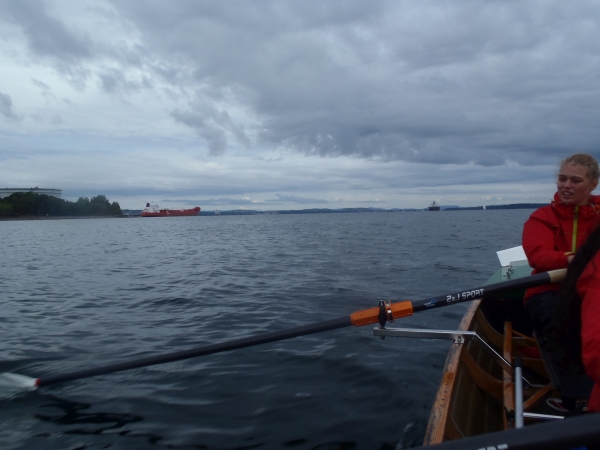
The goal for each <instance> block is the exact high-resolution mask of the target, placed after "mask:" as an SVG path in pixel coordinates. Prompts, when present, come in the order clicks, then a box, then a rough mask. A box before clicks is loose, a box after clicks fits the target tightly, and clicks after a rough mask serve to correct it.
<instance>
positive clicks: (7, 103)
mask: <svg viewBox="0 0 600 450" xmlns="http://www.w3.org/2000/svg"><path fill="white" fill-rule="evenodd" d="M12 106H13V105H12V99H11V98H10V96H9V95H6V94H3V93H2V92H0V114H2V115H3V116H4V117H5V118H7V119H9V120H16V119H18V117H17V115H16V114H15V113H14V112H13V109H12Z"/></svg>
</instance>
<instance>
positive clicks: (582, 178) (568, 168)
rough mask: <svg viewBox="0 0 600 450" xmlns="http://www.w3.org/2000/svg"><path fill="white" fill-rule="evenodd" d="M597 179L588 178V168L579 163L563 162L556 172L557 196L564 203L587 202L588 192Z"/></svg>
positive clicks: (584, 203) (590, 191)
mask: <svg viewBox="0 0 600 450" xmlns="http://www.w3.org/2000/svg"><path fill="white" fill-rule="evenodd" d="M596 186H598V180H592V179H590V177H589V175H588V168H587V167H584V166H582V165H579V164H570V163H567V164H563V166H562V167H561V168H560V172H559V173H558V181H557V183H556V187H557V188H558V196H559V197H560V199H561V201H562V202H563V203H564V204H565V205H569V206H583V205H587V204H588V203H589V198H590V194H591V193H592V191H593V190H594V189H596Z"/></svg>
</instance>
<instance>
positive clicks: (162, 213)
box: [140, 203, 200, 217]
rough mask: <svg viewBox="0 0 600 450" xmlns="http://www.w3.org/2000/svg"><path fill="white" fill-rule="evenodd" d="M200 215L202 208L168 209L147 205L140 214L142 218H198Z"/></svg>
mask: <svg viewBox="0 0 600 450" xmlns="http://www.w3.org/2000/svg"><path fill="white" fill-rule="evenodd" d="M198 214H200V207H199V206H196V207H195V208H191V209H166V208H159V207H158V205H150V203H146V207H145V208H144V210H143V211H142V212H141V213H140V216H142V217H177V216H197V215H198Z"/></svg>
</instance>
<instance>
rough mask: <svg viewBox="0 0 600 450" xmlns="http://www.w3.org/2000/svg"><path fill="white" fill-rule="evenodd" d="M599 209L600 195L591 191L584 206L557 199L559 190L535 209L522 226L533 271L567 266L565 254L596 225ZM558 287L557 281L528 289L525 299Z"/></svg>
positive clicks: (524, 241) (575, 247)
mask: <svg viewBox="0 0 600 450" xmlns="http://www.w3.org/2000/svg"><path fill="white" fill-rule="evenodd" d="M599 212H600V196H596V195H591V196H590V204H589V205H587V206H567V205H564V204H563V203H562V202H561V201H560V197H559V196H558V192H557V193H556V194H554V201H553V202H552V203H550V204H549V205H548V206H542V207H541V208H539V209H537V210H535V211H534V212H533V214H532V215H531V216H530V217H529V219H528V220H527V222H525V226H524V227H523V249H524V250H525V254H526V255H527V259H528V260H529V265H530V266H531V267H532V268H533V272H532V275H533V274H536V273H539V272H547V271H548V270H555V269H564V268H566V267H567V265H568V261H567V257H568V255H570V254H572V253H574V252H575V251H576V250H577V249H578V248H579V247H580V246H581V244H583V243H584V242H585V240H586V239H587V237H588V236H589V235H590V233H591V232H592V230H593V229H594V228H595V227H596V225H597V220H598V219H599V218H600V214H599ZM574 230H575V239H573V234H574V233H573V231H574ZM558 289H559V286H558V284H551V285H545V286H538V287H535V288H530V289H527V291H526V292H525V301H527V299H528V298H529V297H531V296H532V295H534V294H539V293H540V292H545V291H549V290H558Z"/></svg>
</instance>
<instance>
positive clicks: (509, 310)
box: [424, 260, 588, 446]
mask: <svg viewBox="0 0 600 450" xmlns="http://www.w3.org/2000/svg"><path fill="white" fill-rule="evenodd" d="M530 273H531V268H530V267H529V265H528V264H527V261H526V260H525V261H518V262H512V263H510V265H508V266H505V267H503V268H502V269H501V270H499V271H498V272H496V273H495V274H494V275H493V276H492V277H491V278H490V280H489V281H488V283H497V282H499V281H505V280H507V279H517V278H521V277H525V276H528V275H530ZM523 294H524V290H520V291H515V292H510V293H507V294H503V295H502V296H501V297H499V298H492V299H485V300H475V301H473V302H472V303H471V305H470V306H469V308H468V310H467V312H466V313H465V315H464V317H463V319H462V321H461V323H460V325H459V330H458V331H457V332H456V335H455V339H454V343H453V344H452V345H451V348H450V350H449V352H448V356H447V358H446V363H445V366H444V369H443V375H442V379H441V382H440V386H439V389H438V392H437V395H436V398H435V401H434V403H433V407H432V409H431V413H430V417H429V423H428V426H427V430H426V433H425V438H424V445H426V446H427V445H433V444H439V443H442V442H445V441H451V440H456V439H463V438H467V437H471V436H476V435H481V434H486V433H493V432H497V431H503V430H509V429H512V428H520V427H521V426H523V425H525V426H527V425H530V424H534V423H539V422H541V421H549V420H560V419H562V418H564V417H565V412H564V411H563V412H561V411H559V409H561V405H560V402H557V401H556V399H560V398H561V394H560V392H559V391H558V390H557V388H561V391H562V392H563V394H564V389H563V388H564V386H561V385H560V380H559V379H557V377H556V374H555V371H554V369H553V367H552V363H551V360H550V359H549V358H548V357H547V352H545V351H544V349H543V348H540V347H539V346H538V342H537V341H536V339H535V338H534V337H532V336H531V334H530V333H529V332H530V331H531V330H530V326H529V324H528V317H527V315H526V311H525V309H524V308H523V306H522V299H523ZM461 336H462V338H461ZM466 337H471V338H470V339H466ZM475 337H476V338H475ZM515 361H522V363H519V364H518V365H521V364H522V369H520V368H519V369H515V367H514V366H515V364H514V362H515ZM517 370H518V371H519V372H517ZM515 373H522V377H515ZM521 378H522V380H523V382H522V383H523V384H521V381H520V380H521ZM584 384H585V383H584ZM557 385H558V386H557ZM579 387H580V388H581V391H582V392H586V389H588V387H585V386H579ZM576 395H578V396H579V397H585V394H582V393H581V392H578V393H577V394H576ZM578 404H581V405H583V403H578Z"/></svg>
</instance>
